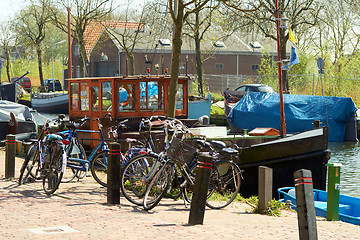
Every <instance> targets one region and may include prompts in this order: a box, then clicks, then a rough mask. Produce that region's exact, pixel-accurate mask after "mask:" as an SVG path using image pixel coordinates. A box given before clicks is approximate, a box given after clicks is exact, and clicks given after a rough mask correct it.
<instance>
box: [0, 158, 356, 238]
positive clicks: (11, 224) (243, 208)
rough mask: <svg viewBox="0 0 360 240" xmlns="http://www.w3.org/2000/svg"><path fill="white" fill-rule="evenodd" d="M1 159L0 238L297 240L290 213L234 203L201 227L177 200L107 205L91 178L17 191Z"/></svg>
mask: <svg viewBox="0 0 360 240" xmlns="http://www.w3.org/2000/svg"><path fill="white" fill-rule="evenodd" d="M4 159H5V153H4V152H3V151H0V219H1V221H0V239H81V240H83V239H298V230H297V229H298V228H297V215H296V213H295V212H292V211H284V212H283V215H282V217H270V216H264V215H259V214H252V213H247V210H249V209H250V207H249V206H248V205H246V204H240V203H234V204H232V205H230V206H229V207H227V208H226V209H224V210H210V209H207V210H206V212H205V218H204V224H203V225H196V226H189V225H187V222H188V217H189V209H187V208H185V207H184V204H183V202H182V201H181V200H179V201H174V200H169V199H165V200H162V201H161V202H160V205H159V206H157V207H155V208H154V209H153V210H152V211H149V212H146V211H144V210H143V209H142V208H141V207H138V206H135V205H132V204H131V203H129V202H127V201H126V199H125V198H123V197H121V200H120V205H107V204H106V188H103V187H101V186H100V185H99V184H97V183H96V182H95V181H94V180H93V179H92V178H91V177H87V178H85V179H83V180H81V181H78V182H77V181H75V182H71V183H67V184H65V183H63V184H61V185H60V188H59V189H58V190H57V191H56V194H55V195H52V196H47V195H46V194H44V192H43V190H42V186H41V183H40V182H36V183H31V184H26V185H21V186H18V184H17V182H16V180H17V177H18V175H19V168H20V166H21V163H22V161H23V160H22V159H21V158H17V159H16V175H15V178H14V179H12V180H8V179H7V180H5V179H4ZM317 229H318V236H319V239H360V226H355V225H351V224H347V223H342V222H327V221H325V220H324V219H322V218H319V219H318V221H317Z"/></svg>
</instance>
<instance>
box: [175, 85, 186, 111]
mask: <svg viewBox="0 0 360 240" xmlns="http://www.w3.org/2000/svg"><path fill="white" fill-rule="evenodd" d="M176 109H177V110H184V84H178V87H177V92H176Z"/></svg>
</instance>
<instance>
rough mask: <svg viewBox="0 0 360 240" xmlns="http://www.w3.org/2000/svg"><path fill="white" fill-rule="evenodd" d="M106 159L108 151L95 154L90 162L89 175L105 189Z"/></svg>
mask: <svg viewBox="0 0 360 240" xmlns="http://www.w3.org/2000/svg"><path fill="white" fill-rule="evenodd" d="M107 157H108V151H102V152H99V153H97V154H96V155H95V156H94V157H93V159H92V160H91V163H90V164H91V174H92V176H93V178H94V179H95V181H96V182H98V183H99V184H100V185H101V186H104V187H107Z"/></svg>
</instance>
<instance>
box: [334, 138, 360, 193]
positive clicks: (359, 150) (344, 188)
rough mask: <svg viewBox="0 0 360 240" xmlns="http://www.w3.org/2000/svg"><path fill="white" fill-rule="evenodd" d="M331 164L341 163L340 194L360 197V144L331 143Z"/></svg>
mask: <svg viewBox="0 0 360 240" xmlns="http://www.w3.org/2000/svg"><path fill="white" fill-rule="evenodd" d="M329 149H330V150H331V159H330V160H329V163H341V164H342V165H343V166H342V167H341V169H340V194H345V195H350V196H354V197H360V143H351V142H330V143H329Z"/></svg>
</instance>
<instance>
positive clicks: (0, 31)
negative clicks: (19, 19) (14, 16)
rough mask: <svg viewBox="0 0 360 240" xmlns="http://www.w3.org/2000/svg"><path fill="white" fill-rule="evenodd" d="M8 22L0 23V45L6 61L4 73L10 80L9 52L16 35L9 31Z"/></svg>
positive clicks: (13, 44)
mask: <svg viewBox="0 0 360 240" xmlns="http://www.w3.org/2000/svg"><path fill="white" fill-rule="evenodd" d="M10 26H11V25H10V23H9V22H3V23H2V24H1V25H0V47H1V48H2V50H3V52H4V55H3V56H2V57H4V59H5V62H6V75H7V78H8V81H9V82H10V79H11V76H10V66H11V52H12V50H13V48H14V46H15V42H16V36H15V34H14V33H13V32H12V31H11V27H10Z"/></svg>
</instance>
